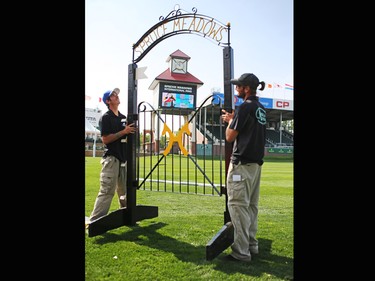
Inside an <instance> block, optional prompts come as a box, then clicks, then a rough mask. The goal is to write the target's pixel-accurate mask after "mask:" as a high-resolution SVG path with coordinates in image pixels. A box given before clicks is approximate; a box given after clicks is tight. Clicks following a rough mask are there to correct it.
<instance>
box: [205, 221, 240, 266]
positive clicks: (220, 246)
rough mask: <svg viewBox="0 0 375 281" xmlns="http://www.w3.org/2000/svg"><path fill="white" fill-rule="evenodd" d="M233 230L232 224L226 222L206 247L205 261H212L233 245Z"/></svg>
mask: <svg viewBox="0 0 375 281" xmlns="http://www.w3.org/2000/svg"><path fill="white" fill-rule="evenodd" d="M233 241H234V228H233V224H232V222H227V223H226V224H225V225H223V227H222V228H221V229H220V230H219V232H218V233H217V234H216V235H215V236H214V237H213V238H212V239H211V240H210V242H208V243H207V245H206V260H208V261H209V260H213V259H214V258H216V257H217V256H218V255H219V254H220V253H222V252H223V251H224V250H225V249H226V248H228V247H229V246H230V245H232V244H233Z"/></svg>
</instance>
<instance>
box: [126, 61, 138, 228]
mask: <svg viewBox="0 0 375 281" xmlns="http://www.w3.org/2000/svg"><path fill="white" fill-rule="evenodd" d="M136 70H137V65H136V64H135V63H131V64H129V66H128V116H127V123H128V124H131V123H135V127H137V128H138V126H137V120H138V116H137V80H136V78H135V72H136ZM136 135H137V134H129V135H128V137H127V148H128V149H127V151H126V154H127V162H128V164H127V179H126V181H127V182H126V183H127V195H126V196H127V210H128V212H129V216H130V221H129V223H130V225H135V224H136V214H135V212H136V200H137V198H136V190H137V187H138V182H137V177H136V169H135V167H136Z"/></svg>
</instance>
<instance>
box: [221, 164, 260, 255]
mask: <svg viewBox="0 0 375 281" xmlns="http://www.w3.org/2000/svg"><path fill="white" fill-rule="evenodd" d="M261 170H262V166H260V165H258V164H256V163H248V164H238V165H235V164H233V163H230V164H229V167H228V176H227V191H228V210H229V214H230V217H231V221H232V223H233V227H234V242H233V244H232V245H231V249H232V253H231V255H232V256H233V257H235V258H236V259H239V260H244V261H250V260H251V254H250V250H249V248H250V247H251V248H257V247H258V240H257V239H256V238H255V236H256V233H257V230H258V202H259V189H260V175H261Z"/></svg>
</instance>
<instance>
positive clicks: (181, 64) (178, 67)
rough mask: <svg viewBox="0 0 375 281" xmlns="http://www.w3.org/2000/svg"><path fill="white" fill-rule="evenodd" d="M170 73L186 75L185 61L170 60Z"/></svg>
mask: <svg viewBox="0 0 375 281" xmlns="http://www.w3.org/2000/svg"><path fill="white" fill-rule="evenodd" d="M172 72H174V73H186V72H187V61H186V60H183V59H176V58H174V59H172Z"/></svg>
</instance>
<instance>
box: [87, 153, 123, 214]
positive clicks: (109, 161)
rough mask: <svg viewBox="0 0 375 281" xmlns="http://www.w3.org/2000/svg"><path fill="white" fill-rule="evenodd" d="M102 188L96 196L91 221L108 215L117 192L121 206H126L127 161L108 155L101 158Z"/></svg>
mask: <svg viewBox="0 0 375 281" xmlns="http://www.w3.org/2000/svg"><path fill="white" fill-rule="evenodd" d="M100 164H102V170H101V172H100V189H99V193H98V195H97V197H96V200H95V204H94V209H93V211H92V212H91V215H90V221H94V220H96V219H98V218H100V217H102V216H105V215H107V213H108V211H109V209H110V207H111V203H112V199H113V196H114V195H115V192H117V195H118V202H119V207H120V208H123V207H126V191H127V190H126V174H127V173H126V172H127V169H126V168H127V167H126V166H127V163H126V162H125V163H120V161H119V160H118V159H117V158H116V157H114V156H107V157H106V158H102V159H101V160H100Z"/></svg>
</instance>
